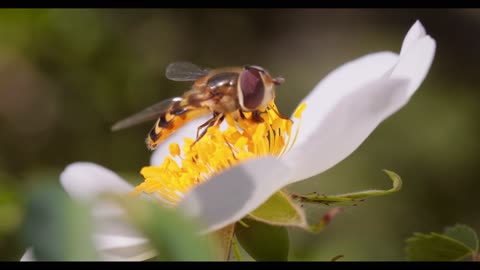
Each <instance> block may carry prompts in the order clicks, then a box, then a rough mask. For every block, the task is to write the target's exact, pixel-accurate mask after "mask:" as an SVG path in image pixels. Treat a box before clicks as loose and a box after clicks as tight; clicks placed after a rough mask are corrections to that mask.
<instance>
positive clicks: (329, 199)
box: [291, 170, 402, 204]
mask: <svg viewBox="0 0 480 270" xmlns="http://www.w3.org/2000/svg"><path fill="white" fill-rule="evenodd" d="M383 171H384V172H385V173H386V174H387V175H388V176H389V177H390V179H391V180H392V183H393V187H392V188H391V189H388V190H379V189H372V190H364V191H359V192H352V193H344V194H338V195H319V194H317V193H313V194H306V195H301V194H291V195H292V197H293V198H294V199H298V200H300V201H302V202H309V203H323V204H331V203H344V202H357V201H362V200H363V199H365V198H369V197H375V196H383V195H387V194H391V193H394V192H397V191H399V190H400V189H401V188H402V180H401V178H400V176H399V175H398V174H396V173H394V172H392V171H389V170H383Z"/></svg>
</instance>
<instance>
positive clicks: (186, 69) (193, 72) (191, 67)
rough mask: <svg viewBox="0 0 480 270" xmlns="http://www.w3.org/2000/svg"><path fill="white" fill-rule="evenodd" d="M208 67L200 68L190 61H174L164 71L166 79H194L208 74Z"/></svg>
mask: <svg viewBox="0 0 480 270" xmlns="http://www.w3.org/2000/svg"><path fill="white" fill-rule="evenodd" d="M209 71H210V70H209V69H208V68H202V67H199V66H197V65H195V64H192V63H190V62H174V63H171V64H170V65H168V67H167V70H166V71H165V76H166V77H167V79H169V80H172V81H195V80H196V79H198V78H201V77H203V76H205V75H207V74H208V72H209Z"/></svg>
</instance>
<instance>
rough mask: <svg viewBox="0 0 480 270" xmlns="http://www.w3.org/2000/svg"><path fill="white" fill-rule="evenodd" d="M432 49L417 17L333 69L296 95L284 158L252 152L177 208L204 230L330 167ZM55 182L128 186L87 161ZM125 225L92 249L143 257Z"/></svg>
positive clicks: (403, 90) (90, 187)
mask: <svg viewBox="0 0 480 270" xmlns="http://www.w3.org/2000/svg"><path fill="white" fill-rule="evenodd" d="M435 48H436V44H435V41H434V40H433V39H432V38H431V37H430V36H428V35H427V34H426V33H425V29H424V28H423V26H422V25H421V23H420V22H419V21H417V22H415V24H414V25H413V26H412V27H411V28H410V30H409V32H408V33H407V35H406V37H405V39H404V41H403V44H402V48H401V51H400V54H396V53H393V52H378V53H373V54H369V55H366V56H363V57H361V58H358V59H356V60H353V61H351V62H349V63H346V64H344V65H342V66H340V67H339V68H337V69H335V70H334V71H332V72H331V73H330V74H329V75H328V76H327V77H326V78H324V79H323V80H322V81H320V83H319V84H318V85H317V86H316V87H315V88H314V89H313V90H312V92H311V93H310V94H309V95H308V96H307V97H305V99H304V100H303V101H302V103H306V104H307V107H306V109H305V110H304V112H303V117H302V127H301V129H300V130H299V133H298V138H297V141H296V144H295V145H294V146H293V147H292V149H291V150H290V151H289V152H287V153H286V154H285V155H284V156H283V157H282V158H277V157H264V158H257V159H251V160H248V161H246V162H243V163H241V164H240V165H238V166H234V167H232V168H230V169H228V170H225V171H223V172H221V173H220V174H218V175H216V176H215V177H213V178H212V179H210V180H208V181H207V182H205V183H203V184H201V185H199V186H197V187H195V188H194V189H192V190H191V191H190V192H189V193H187V194H186V195H185V196H184V198H183V200H181V202H180V204H179V208H180V209H183V210H185V211H186V212H187V213H189V214H190V215H192V216H195V217H198V218H200V219H201V220H202V221H203V224H204V225H205V227H204V228H202V229H203V231H204V232H208V231H213V230H217V229H220V228H222V227H224V226H226V225H228V224H231V223H233V222H236V221H238V220H239V219H241V218H243V217H244V216H246V215H247V214H248V213H250V212H251V211H253V210H255V209H256V208H257V207H258V206H260V205H261V204H262V203H263V202H265V201H266V200H267V199H268V198H269V197H270V196H271V195H272V194H274V193H275V192H276V191H278V190H279V189H281V188H283V187H285V186H286V185H289V184H292V183H295V182H298V181H301V180H303V179H306V178H309V177H311V176H314V175H317V174H319V173H322V172H324V171H325V170H327V169H329V168H331V167H332V166H334V165H335V164H337V163H339V162H340V161H342V160H343V159H345V158H346V157H347V156H349V155H350V154H351V153H352V152H353V151H355V149H357V148H358V147H359V146H360V144H361V143H362V142H363V141H364V140H365V139H366V138H367V137H368V135H369V134H370V133H371V132H372V131H373V130H374V129H375V128H376V127H377V126H378V125H379V124H380V123H381V122H382V121H383V120H384V119H386V118H387V117H389V116H390V115H392V114H393V113H395V112H396V111H398V110H399V109H400V108H402V107H403V106H404V105H405V104H406V103H407V102H408V101H409V99H410V97H411V96H412V95H413V94H414V93H415V91H416V90H417V89H418V87H419V86H420V84H421V83H422V81H423V80H424V78H425V76H426V75H427V72H428V70H429V68H430V66H431V64H432V61H433V58H434V54H435ZM201 122H202V119H198V120H195V121H193V122H191V123H189V124H187V125H186V126H185V127H184V128H182V129H181V130H179V131H178V132H176V133H175V134H173V135H172V136H171V137H170V138H169V139H168V140H167V141H166V142H164V143H163V144H162V145H161V146H160V148H159V149H158V150H157V151H156V152H155V153H154V154H153V155H152V159H151V163H152V164H154V165H159V164H160V163H161V162H162V161H163V160H164V158H165V156H166V155H167V154H168V151H169V150H168V147H167V146H168V144H169V142H174V141H181V140H182V138H183V137H191V136H192V134H195V131H196V128H197V127H198V125H199V123H201ZM61 182H62V184H63V186H64V188H65V190H66V191H67V192H68V193H69V194H70V195H72V197H73V198H75V199H82V200H83V199H88V198H91V197H94V196H96V195H97V194H98V193H101V192H103V191H108V192H120V193H126V192H128V191H129V190H130V189H131V187H130V186H128V185H127V184H126V183H125V182H124V181H123V180H122V179H120V177H118V176H117V175H115V174H114V173H113V172H111V171H109V170H107V169H105V168H102V167H99V166H98V165H95V164H91V163H77V164H72V165H70V166H68V167H67V168H66V169H65V171H64V172H63V173H62V175H61ZM104 214H111V211H104V213H103V214H98V215H97V218H98V219H99V220H101V219H102V218H103V219H104V220H108V219H106V218H104V217H105V215H104ZM110 216H111V215H110ZM112 225H113V224H112ZM106 227H108V226H106ZM126 228H127V227H123V229H121V230H103V231H99V232H98V233H97V234H96V239H97V240H98V239H102V240H101V241H97V244H99V245H98V246H97V248H98V249H99V250H101V251H105V250H109V251H112V250H113V251H115V249H117V248H118V249H120V248H121V249H122V250H129V251H130V257H128V258H137V255H138V256H139V257H138V258H145V257H148V256H145V249H144V247H145V246H146V245H148V243H147V242H146V240H144V239H143V238H141V237H140V236H138V234H136V233H134V232H132V230H131V229H126ZM127 232H128V233H127ZM102 237H103V238H102ZM128 247H131V248H130V249H128ZM139 247H142V248H139ZM111 254H115V253H114V252H113V253H111ZM147 255H152V253H148V254H147ZM142 256H143V257H142ZM110 258H122V256H121V255H117V257H114V256H113V255H112V256H110ZM128 258H127V257H125V259H128Z"/></svg>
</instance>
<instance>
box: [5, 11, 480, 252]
mask: <svg viewBox="0 0 480 270" xmlns="http://www.w3.org/2000/svg"><path fill="white" fill-rule="evenodd" d="M417 19H419V20H420V21H421V22H422V23H423V25H424V26H425V27H426V29H427V32H428V33H429V34H430V35H431V36H432V37H433V38H434V39H435V40H436V41H437V53H436V57H435V60H434V63H433V66H432V69H431V71H430V73H429V75H428V76H427V78H426V80H425V82H424V83H423V84H422V86H421V87H420V89H419V91H418V92H417V93H416V94H415V96H414V97H413V99H412V100H411V101H410V103H409V104H408V105H407V106H406V107H405V108H403V109H402V110H401V111H399V112H398V113H396V114H395V115H394V116H392V117H391V118H389V119H387V120H386V121H385V122H384V123H383V124H381V125H380V126H379V127H378V128H377V129H376V130H375V132H374V133H373V134H372V135H371V136H370V137H369V138H368V139H367V141H366V142H365V143H364V144H363V145H362V146H361V147H360V148H359V149H358V150H357V151H356V152H354V154H353V155H351V156H350V157H349V158H347V159H346V160H345V161H343V162H342V163H341V164H339V165H338V166H336V167H334V168H333V169H331V170H329V171H327V172H326V173H324V174H322V175H320V176H317V177H315V178H312V179H309V180H307V181H304V182H302V183H299V184H296V185H295V186H292V187H291V189H292V190H296V191H318V192H321V193H327V194H329V193H336V192H348V191H357V190H362V189H368V188H388V187H389V186H390V182H389V181H390V180H389V179H388V177H386V176H385V175H384V174H383V173H382V172H381V169H384V168H386V169H390V170H393V171H395V172H397V173H398V174H400V175H401V176H402V178H403V180H404V187H403V189H402V190H401V191H400V192H399V193H396V194H393V195H389V196H386V197H380V198H372V199H369V200H368V201H366V202H364V203H361V204H359V205H358V206H356V207H350V208H347V209H346V211H345V212H344V213H343V214H341V215H339V216H338V217H337V218H336V219H335V220H334V221H333V222H332V224H331V225H330V226H329V227H328V228H327V230H326V231H324V232H323V233H321V234H310V233H305V232H302V231H300V230H296V229H292V230H291V234H290V237H291V241H292V243H293V245H292V249H291V252H290V258H291V259H294V260H329V259H331V258H333V257H334V256H336V255H339V254H342V255H344V256H345V257H344V258H343V260H403V259H404V256H405V254H404V239H405V238H406V237H408V236H410V235H411V234H412V233H413V232H417V231H419V232H429V231H442V229H443V227H444V226H447V225H452V224H455V223H457V222H460V223H465V224H468V225H470V226H472V227H473V228H475V229H476V230H480V215H479V213H478V211H479V210H478V205H479V204H478V194H479V190H480V181H478V179H477V175H478V173H477V165H478V161H479V157H480V154H479V150H480V145H479V138H480V121H479V119H478V116H479V106H478V105H479V104H478V100H479V97H480V91H479V88H478V87H479V85H480V76H479V75H478V63H479V62H480V53H479V51H478V48H480V37H479V33H480V10H462V9H457V10H448V9H442V10H429V9H421V10H410V9H404V10H393V9H392V10H390V9H389V10H384V9H372V10H350V9H325V10H323V9H318V10H303V9H295V10H288V9H281V10H224V9H212V10H168V9H167V10H155V9H153V10H140V9H133V10H125V9H122V10H115V9H101V10H89V9H83V10H62V9H56V10H48V9H43V10H21V9H20V10H16V9H15V10H8V9H4V10H0V130H1V133H0V260H18V259H19V258H20V257H21V255H22V254H23V251H24V248H25V247H23V246H22V242H21V241H20V224H21V222H22V220H23V218H24V211H25V204H26V200H27V199H28V198H26V196H27V194H28V191H29V190H30V189H31V188H32V187H33V186H36V185H38V184H39V183H40V184H41V183H44V182H54V183H57V182H58V175H59V173H60V172H61V171H62V169H63V168H64V167H65V166H66V165H67V164H69V163H71V162H74V161H92V162H96V163H99V164H101V165H103V166H105V167H107V168H110V169H112V170H114V171H117V172H120V173H122V174H128V175H131V177H130V180H131V181H132V183H139V182H140V181H141V178H140V176H139V174H138V171H139V169H140V168H141V167H142V166H144V165H146V164H148V161H149V156H150V153H149V151H148V150H147V149H146V147H145V144H144V137H145V135H146V133H147V132H148V130H149V129H150V127H151V124H152V123H148V124H144V125H141V126H138V127H136V128H132V129H129V130H125V131H121V132H117V133H111V132H110V126H111V124H112V123H113V122H115V121H116V120H119V119H121V118H123V117H125V116H127V115H129V114H131V113H134V112H136V111H138V110H140V109H143V108H144V107H146V106H148V105H151V104H153V103H155V102H157V101H159V100H161V99H164V98H167V97H171V96H176V95H179V94H180V93H182V92H183V91H184V90H186V89H187V88H188V86H189V85H188V83H187V84H185V83H178V82H171V81H168V80H167V79H166V78H165V77H164V70H165V67H166V66H167V65H168V64H169V63H170V62H173V61H178V60H187V61H191V62H193V63H197V64H200V65H204V66H208V67H222V66H232V65H243V64H256V65H260V66H263V67H265V68H267V69H268V70H269V71H270V72H271V73H272V74H273V75H283V76H284V77H285V78H286V83H285V84H284V85H282V86H281V87H280V88H279V90H278V92H277V101H278V105H279V108H280V110H281V111H282V112H283V113H284V114H287V115H288V114H289V113H290V112H292V111H293V109H294V108H295V107H296V105H297V103H298V102H299V101H300V100H301V99H302V97H303V96H305V95H306V94H307V93H308V92H309V91H310V90H311V89H312V88H313V87H314V86H315V85H316V84H317V83H318V82H319V81H320V80H321V79H322V78H323V77H324V76H325V75H326V74H328V72H329V71H331V70H333V69H334V68H336V67H337V66H339V65H340V64H342V63H344V62H346V61H350V60H353V59H355V58H357V57H360V56H362V55H365V54H367V53H371V52H376V51H381V50H391V51H395V52H398V51H399V50H400V46H401V42H402V40H403V37H404V35H405V34H406V32H407V31H408V29H409V28H410V26H411V25H412V24H413V23H414V22H415V20H417ZM313 211H318V212H321V211H325V209H322V208H321V207H317V209H313Z"/></svg>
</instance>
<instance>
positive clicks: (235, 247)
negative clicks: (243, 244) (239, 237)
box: [232, 238, 243, 262]
mask: <svg viewBox="0 0 480 270" xmlns="http://www.w3.org/2000/svg"><path fill="white" fill-rule="evenodd" d="M232 248H233V254H234V255H235V258H236V259H237V261H239V262H241V261H243V258H242V255H241V254H240V250H239V249H238V244H237V241H236V240H235V238H233V239H232Z"/></svg>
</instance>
